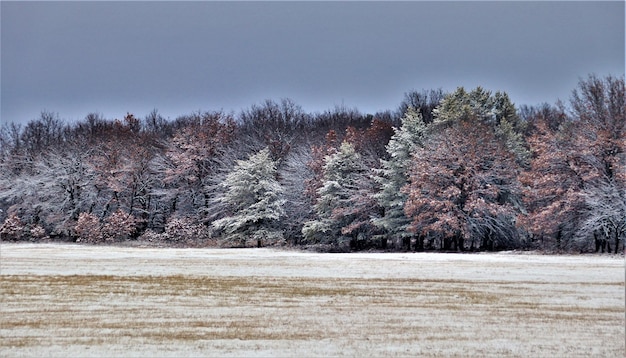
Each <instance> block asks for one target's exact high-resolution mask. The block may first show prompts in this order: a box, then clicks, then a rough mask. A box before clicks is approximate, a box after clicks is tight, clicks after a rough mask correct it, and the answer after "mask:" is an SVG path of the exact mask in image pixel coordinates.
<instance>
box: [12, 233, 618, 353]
mask: <svg viewBox="0 0 626 358" xmlns="http://www.w3.org/2000/svg"><path fill="white" fill-rule="evenodd" d="M71 248H72V247H71V246H69V247H67V246H66V247H65V249H64V250H71ZM10 249H11V247H10V246H9V247H8V246H6V245H3V246H2V250H3V252H2V253H3V254H5V255H2V266H0V268H1V269H2V272H1V275H0V298H1V303H2V308H1V309H0V313H1V315H0V356H22V355H26V356H48V355H50V356H67V355H70V356H181V355H184V356H303V355H304V356H313V355H317V356H341V355H347V356H418V355H419V356H520V357H526V356H534V357H537V356H545V357H554V356H569V357H571V356H581V357H583V356H584V357H589V356H603V357H623V356H624V350H625V349H624V323H625V320H624V317H625V316H624V315H625V310H624V281H623V262H622V261H617V260H610V259H607V258H605V257H598V258H597V260H598V261H597V262H595V261H594V260H588V261H585V262H589V264H587V265H583V264H580V263H579V264H578V265H576V271H572V269H571V267H568V268H566V269H563V263H562V262H559V260H558V259H554V257H551V256H545V259H542V260H539V261H538V262H540V263H541V265H539V266H537V265H534V266H532V264H531V266H532V267H529V268H528V269H527V270H529V274H528V277H529V278H528V279H507V276H506V275H505V274H503V273H506V272H507V271H506V270H511V269H515V270H518V269H521V267H518V266H516V265H517V264H516V262H515V261H514V260H513V262H511V263H509V264H507V261H506V260H503V262H500V263H498V264H494V263H493V262H485V261H484V260H482V261H481V260H479V261H473V260H471V259H467V258H462V260H459V259H456V260H455V257H454V256H451V259H450V261H445V262H439V260H440V258H437V259H436V260H434V261H433V260H430V261H429V260H428V257H426V256H424V260H415V257H412V258H410V259H411V260H415V261H414V264H415V267H414V269H415V270H416V271H414V275H411V274H408V273H410V272H412V271H411V270H405V269H407V268H409V267H404V269H401V267H403V266H402V265H408V264H409V263H407V262H406V261H403V260H401V259H397V258H395V257H393V256H390V257H392V258H394V259H393V260H385V259H382V260H381V259H379V258H377V259H376V260H371V261H367V260H360V259H359V260H357V259H356V258H355V259H354V260H357V262H356V263H355V262H354V261H353V260H352V259H351V258H350V256H347V258H346V259H341V260H337V259H334V258H333V259H329V260H330V261H329V260H326V256H324V255H323V254H322V255H317V254H315V255H317V256H315V255H311V256H306V257H300V256H298V255H295V256H293V257H291V256H289V255H287V257H285V254H284V253H275V254H273V253H271V252H270V253H268V252H267V251H258V253H259V254H260V255H266V258H269V259H270V261H269V262H267V261H265V260H264V261H263V265H266V266H271V264H273V265H276V266H281V265H283V266H285V265H286V266H287V267H289V268H292V270H295V271H296V272H292V274H290V275H284V274H281V272H282V271H280V270H278V269H277V270H276V272H277V274H276V275H270V274H268V272H269V271H264V273H262V274H259V275H246V276H242V275H233V273H237V272H238V271H236V270H235V271H234V272H233V271H232V267H237V265H239V266H251V269H253V268H254V265H255V261H254V260H250V259H249V258H248V257H247V256H246V255H254V251H251V250H248V251H240V252H238V251H234V250H233V251H225V252H217V251H212V252H213V253H215V256H214V257H211V258H210V259H211V260H213V261H214V262H212V264H211V267H212V268H221V269H222V271H219V273H216V274H210V273H206V274H198V273H197V272H194V271H192V272H189V270H186V269H185V265H186V264H187V262H185V258H186V257H188V256H185V255H184V253H185V252H184V251H182V253H183V254H181V255H178V253H177V255H178V256H177V257H179V259H178V261H177V259H176V258H171V257H167V258H163V260H165V261H167V262H168V263H167V264H168V265H173V266H176V267H179V270H178V271H179V273H178V274H171V272H170V271H168V272H162V270H160V269H159V263H158V262H160V261H158V260H157V258H153V260H152V261H150V262H147V263H146V264H148V265H150V264H151V265H153V266H154V267H155V274H143V273H142V274H127V275H119V274H115V275H111V274H106V270H104V271H105V272H104V273H105V274H94V273H89V272H86V273H85V274H68V275H63V274H60V272H63V270H62V269H59V270H58V271H59V272H57V273H49V272H48V273H46V272H45V270H42V271H43V272H40V271H35V272H34V273H25V272H23V271H24V267H26V266H27V265H25V264H24V260H26V261H28V260H32V262H31V264H32V265H37V259H36V257H28V255H27V254H24V255H18V254H15V255H13V254H12V253H11V252H8V251H7V250H10ZM101 249H103V248H101ZM106 250H115V249H111V248H106ZM126 250H129V249H126ZM132 250H141V249H132ZM94 252H96V253H97V250H96V251H94ZM198 252H199V251H198ZM25 253H28V250H26V251H25ZM31 253H32V252H31ZM193 253H194V254H195V253H197V252H193ZM240 253H245V255H240ZM238 255H239V256H238ZM272 255H274V256H272ZM52 256H54V255H52ZM330 257H332V256H330ZM46 259H47V260H49V262H54V261H55V260H52V259H50V256H48V257H47V258H46ZM118 259H119V257H115V256H111V258H110V260H118ZM107 260H109V259H104V258H103V259H98V257H97V255H96V256H95V257H89V256H88V255H83V256H81V257H77V258H76V261H74V262H61V261H57V262H56V264H57V265H61V266H63V265H71V266H74V265H86V266H89V265H97V266H98V267H101V266H106V264H107V263H111V262H107ZM131 261H132V260H131ZM131 261H129V262H127V263H126V264H127V266H128V268H127V270H129V271H131V268H130V267H131V265H130V264H131ZM11 262H15V265H12V263H11ZM163 263H164V262H163ZM256 263H258V262H256ZM367 264H369V266H370V267H369V268H368V267H367V266H363V265H367ZM316 265H317V267H320V268H321V267H333V266H334V267H335V270H340V271H343V274H342V275H325V276H322V277H317V275H312V274H311V273H313V272H318V271H316V270H315V268H316ZM394 265H395V267H396V268H400V269H398V270H397V274H396V275H393V274H388V273H384V274H380V275H379V276H381V277H375V276H376V275H375V274H374V273H376V272H382V271H381V268H383V267H387V266H394ZM481 265H482V268H481ZM298 266H301V269H300V271H297V269H296V268H295V267H298ZM469 267H473V268H474V269H481V270H484V269H486V271H485V272H486V274H484V275H482V276H480V275H476V274H475V273H474V274H473V275H472V277H467V276H466V275H464V274H452V273H450V272H456V271H442V268H455V269H457V270H465V269H468V268H469ZM356 268H358V269H356ZM238 269H240V267H239V268H238ZM370 269H371V270H373V272H370V271H368V270H370ZM51 270H52V269H51ZM350 270H352V271H350ZM363 270H364V271H363ZM420 270H421V271H420ZM536 270H553V273H554V277H556V278H557V279H555V280H552V281H550V280H546V277H548V278H549V277H551V276H550V275H547V276H546V275H542V274H540V273H539V271H536ZM598 270H600V271H598ZM620 270H621V271H620ZM52 271H54V270H52ZM86 271H89V270H86ZM322 271H323V270H322ZM392 271H393V270H392ZM431 271H432V272H431ZM246 272H247V271H246ZM290 272H291V271H290ZM350 272H352V273H353V274H349V273H350ZM429 272H431V273H432V275H431V274H429ZM437 272H439V274H440V276H441V279H437V278H434V277H436V274H437ZM541 272H543V271H541ZM593 272H595V274H594V273H593ZM599 272H605V273H606V274H604V275H601V277H603V278H604V279H603V280H597V277H598V276H597V275H598V273H599ZM298 273H300V275H298ZM364 273H366V274H364ZM367 273H369V274H367ZM518 273H519V272H518ZM509 274H510V272H509ZM566 274H568V275H571V276H567V277H569V279H566V280H559V278H560V279H563V278H564V277H565V276H564V275H566ZM337 276H338V277H337ZM367 276H370V277H367ZM372 276H374V277H372ZM511 276H512V277H521V276H523V275H521V274H520V275H518V276H515V275H511Z"/></svg>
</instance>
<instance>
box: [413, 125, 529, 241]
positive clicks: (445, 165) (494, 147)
mask: <svg viewBox="0 0 626 358" xmlns="http://www.w3.org/2000/svg"><path fill="white" fill-rule="evenodd" d="M404 191H405V192H406V193H407V195H408V200H407V202H406V205H405V208H404V209H405V213H406V214H407V216H409V217H410V218H411V219H412V222H411V227H410V229H411V230H413V231H415V232H416V233H419V234H421V235H423V236H429V241H430V239H434V243H433V245H434V246H435V247H436V248H442V249H444V250H447V249H458V250H463V249H477V248H479V247H481V248H485V249H491V248H495V247H500V248H514V247H516V246H518V245H519V244H520V242H519V235H518V232H517V228H516V227H515V216H516V214H517V212H518V210H519V204H518V203H517V202H516V200H515V198H516V197H517V196H518V195H519V194H518V191H519V184H518V182H517V167H516V165H515V160H514V159H513V155H512V154H511V153H510V152H508V151H507V150H506V148H505V146H504V145H503V144H502V143H501V142H500V141H499V140H497V139H496V137H495V134H494V133H493V131H492V129H491V128H490V127H489V126H488V125H486V124H484V123H480V122H476V121H470V120H461V121H459V122H457V123H454V124H453V125H451V126H449V127H447V128H444V130H443V131H442V132H440V133H439V134H437V135H436V136H433V137H431V138H429V139H428V141H427V143H425V146H424V148H419V149H418V150H417V151H416V152H415V153H414V155H413V163H412V168H411V171H410V176H409V184H408V185H407V186H405V188H404ZM437 243H438V245H437Z"/></svg>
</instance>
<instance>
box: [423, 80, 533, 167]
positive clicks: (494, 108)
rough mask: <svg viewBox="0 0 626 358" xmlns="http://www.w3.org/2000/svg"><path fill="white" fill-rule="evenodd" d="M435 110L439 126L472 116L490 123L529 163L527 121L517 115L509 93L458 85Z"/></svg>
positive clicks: (436, 122) (521, 160) (498, 135)
mask: <svg viewBox="0 0 626 358" xmlns="http://www.w3.org/2000/svg"><path fill="white" fill-rule="evenodd" d="M433 113H434V115H435V121H434V123H435V124H438V125H442V124H444V125H445V124H447V125H450V124H452V123H455V122H457V121H459V120H466V119H470V120H474V121H478V122H482V123H484V124H486V125H488V126H490V127H491V128H493V130H494V132H495V134H496V136H497V138H498V139H499V140H500V141H502V143H503V144H504V145H505V146H506V148H507V149H508V150H509V151H510V152H511V153H513V154H514V155H515V158H516V160H517V162H518V163H520V164H524V165H525V164H527V162H528V159H529V158H530V153H529V151H528V149H527V148H526V145H525V143H524V138H523V135H522V133H523V132H524V130H525V125H526V124H525V122H524V121H522V120H521V119H520V118H519V116H518V115H517V111H516V109H515V105H514V104H513V103H512V102H511V100H510V98H509V96H508V94H506V92H499V91H498V92H496V93H495V94H492V93H491V91H488V90H485V89H483V88H482V87H476V88H475V89H474V90H472V91H471V92H467V91H466V90H465V89H464V88H463V87H459V88H458V89H457V90H456V91H454V92H453V93H450V94H448V95H446V96H445V97H444V99H443V100H442V101H441V104H440V105H439V106H438V107H437V108H436V109H435V110H434V111H433Z"/></svg>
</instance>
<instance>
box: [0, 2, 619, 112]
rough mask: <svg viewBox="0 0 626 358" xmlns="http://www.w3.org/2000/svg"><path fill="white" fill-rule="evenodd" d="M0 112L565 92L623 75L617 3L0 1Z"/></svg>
mask: <svg viewBox="0 0 626 358" xmlns="http://www.w3.org/2000/svg"><path fill="white" fill-rule="evenodd" d="M0 7H1V36H2V42H1V46H2V49H1V50H2V52H1V68H2V72H1V76H2V77H1V82H2V92H1V97H2V101H1V103H0V106H1V121H2V122H11V121H16V122H27V121H29V120H32V119H35V118H38V117H39V114H40V112H41V111H42V110H47V111H51V112H55V113H58V114H59V117H60V118H62V119H66V120H77V119H83V118H84V117H85V115H87V114H88V113H90V112H97V113H101V114H102V115H104V117H105V118H110V119H112V118H122V117H123V116H124V114H125V113H126V112H131V113H134V114H135V115H137V116H139V117H143V116H145V115H146V114H147V113H149V112H150V111H151V110H153V109H155V108H156V109H158V110H159V112H160V113H161V114H162V115H164V116H165V117H166V118H167V117H169V118H171V119H174V118H175V117H177V116H178V115H183V114H189V113H192V112H195V111H198V110H203V111H204V110H219V109H223V110H225V111H227V112H230V111H231V110H233V111H235V112H239V110H240V109H242V108H246V107H249V106H250V105H252V104H255V103H256V104H258V103H260V102H262V101H263V100H265V99H275V100H279V99H280V98H284V97H288V98H291V99H293V100H294V101H295V102H296V103H298V104H300V105H302V107H303V108H304V110H306V111H310V112H315V111H323V110H326V109H331V108H333V107H334V106H335V105H341V104H344V105H345V106H347V107H350V108H354V107H356V108H358V109H359V110H360V111H362V112H364V113H374V112H376V111H379V110H386V109H391V110H395V109H396V108H397V106H398V104H399V103H400V101H401V100H402V98H403V94H404V93H405V92H407V91H410V90H412V89H416V90H421V89H436V88H440V87H441V88H443V89H444V90H447V91H451V90H454V89H455V88H456V87H457V86H465V87H466V88H468V89H470V88H474V87H476V86H478V85H481V86H483V87H485V88H487V89H490V90H494V91H495V90H503V91H506V92H507V93H509V95H510V96H511V98H512V100H513V101H514V102H515V103H516V104H517V105H520V104H531V105H534V104H539V103H541V102H548V103H554V102H555V101H556V100H557V99H559V98H560V99H563V100H567V99H568V98H569V95H570V93H571V90H572V89H574V88H575V86H576V84H577V82H578V80H579V78H581V77H583V78H584V77H586V76H587V75H588V74H590V73H595V74H597V75H599V76H604V75H607V74H613V75H618V76H621V75H623V74H624V31H625V30H624V15H625V13H624V2H623V1H616V2H503V1H497V2H306V3H302V2H228V3H227V2H183V3H179V2H83V1H81V2H10V1H2V2H0Z"/></svg>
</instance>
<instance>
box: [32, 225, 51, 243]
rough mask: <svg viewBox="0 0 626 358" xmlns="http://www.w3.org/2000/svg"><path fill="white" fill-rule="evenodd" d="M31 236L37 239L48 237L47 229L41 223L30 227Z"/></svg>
mask: <svg viewBox="0 0 626 358" xmlns="http://www.w3.org/2000/svg"><path fill="white" fill-rule="evenodd" d="M30 237H31V238H32V239H35V240H42V239H48V236H47V235H46V229H44V228H43V227H42V226H41V225H35V226H33V227H32V228H31V229H30Z"/></svg>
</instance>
